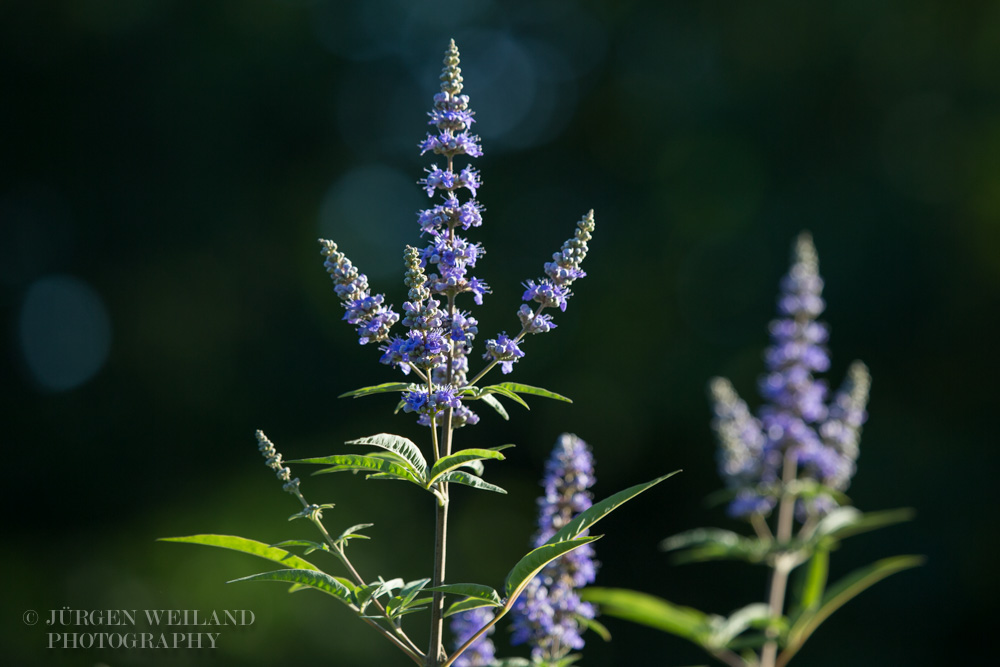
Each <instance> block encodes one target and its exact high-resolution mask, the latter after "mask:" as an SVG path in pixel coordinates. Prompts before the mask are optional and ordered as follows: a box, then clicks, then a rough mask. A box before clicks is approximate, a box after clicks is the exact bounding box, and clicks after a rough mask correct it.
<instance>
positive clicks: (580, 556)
mask: <svg viewBox="0 0 1000 667" xmlns="http://www.w3.org/2000/svg"><path fill="white" fill-rule="evenodd" d="M594 481H595V480H594V460H593V457H592V455H591V453H590V448H589V447H588V446H587V443H586V442H584V441H583V440H581V439H580V438H578V437H577V436H575V435H572V434H569V433H564V434H562V435H561V436H559V440H558V441H557V442H556V446H555V448H554V449H553V450H552V455H551V456H550V458H549V460H548V462H547V463H546V464H545V478H544V479H543V480H542V486H543V488H544V490H545V493H544V495H543V496H542V497H541V498H539V499H538V508H539V515H538V532H537V533H535V539H534V544H533V546H534V547H539V546H541V545H542V544H544V543H545V541H546V540H548V539H549V538H550V537H552V535H554V534H555V533H556V531H558V530H559V529H560V528H562V527H563V526H565V525H566V524H567V523H568V522H569V521H570V519H572V518H573V517H574V516H576V515H577V514H579V513H580V512H582V511H584V510H586V509H589V508H590V507H591V505H592V504H593V502H592V501H591V495H590V492H589V490H588V489H590V487H591V486H593V485H594ZM585 534H587V533H586V532H585V533H581V535H585ZM596 576H597V563H596V561H595V560H594V549H593V547H592V546H591V545H589V544H586V545H584V546H582V547H578V548H576V549H574V550H573V551H571V552H569V553H567V554H566V555H564V556H561V557H559V558H557V559H556V560H554V561H552V562H551V563H549V564H548V565H546V566H545V567H544V568H543V569H542V571H541V572H540V573H539V574H538V575H537V576H536V577H535V578H534V579H532V580H531V581H530V582H529V583H528V586H527V587H526V588H525V590H524V593H523V594H522V595H521V597H520V598H519V599H518V601H517V602H516V603H515V604H514V612H513V613H514V620H513V621H512V623H511V626H512V629H513V635H512V637H511V644H515V645H516V644H523V643H525V642H528V643H529V644H530V645H531V647H532V648H531V655H532V657H533V658H535V659H536V660H545V661H555V660H559V659H561V658H563V657H565V656H566V655H567V654H568V653H569V652H570V651H573V650H579V649H581V648H583V644H584V641H583V637H582V636H581V634H580V633H581V619H592V618H594V615H595V610H594V607H593V606H592V605H591V604H589V603H587V602H583V601H581V600H580V595H579V589H580V588H582V587H584V586H586V585H587V584H591V583H593V582H594V579H595V578H596Z"/></svg>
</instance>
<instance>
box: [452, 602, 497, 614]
mask: <svg viewBox="0 0 1000 667" xmlns="http://www.w3.org/2000/svg"><path fill="white" fill-rule="evenodd" d="M496 606H497V604H496V603H494V602H491V601H490V600H484V599H482V598H465V599H464V600H459V601H458V602H455V603H454V604H452V605H451V606H450V607H448V610H447V611H446V612H445V613H444V615H445V617H448V616H451V615H452V614H457V613H459V612H462V611H469V610H470V609H479V608H480V607H496Z"/></svg>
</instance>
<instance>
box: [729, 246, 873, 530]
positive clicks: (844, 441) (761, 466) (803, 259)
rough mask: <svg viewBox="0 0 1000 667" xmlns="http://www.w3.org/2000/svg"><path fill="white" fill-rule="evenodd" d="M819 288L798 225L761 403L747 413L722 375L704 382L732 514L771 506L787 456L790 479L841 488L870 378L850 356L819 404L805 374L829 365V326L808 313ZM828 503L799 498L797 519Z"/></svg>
mask: <svg viewBox="0 0 1000 667" xmlns="http://www.w3.org/2000/svg"><path fill="white" fill-rule="evenodd" d="M822 290H823V279H822V278H821V277H820V275H819V259H818V257H817V255H816V248H815V247H814V246H813V242H812V237H810V236H809V234H807V233H803V234H801V235H800V236H799V237H798V239H797V240H796V243H795V247H794V250H793V253H792V267H791V269H790V270H789V272H788V274H787V275H786V276H785V277H784V278H783V279H782V281H781V294H780V295H779V297H778V314H779V316H780V317H779V319H776V320H774V321H772V322H771V324H770V327H769V329H770V333H771V345H770V346H769V347H768V348H767V350H766V351H765V353H764V363H765V367H766V369H767V372H766V373H765V374H764V375H763V376H762V377H761V380H760V393H761V396H762V397H763V398H764V400H765V401H766V402H767V403H766V404H765V405H763V406H762V407H761V408H760V410H759V412H758V417H757V418H755V417H753V416H752V415H751V414H750V411H749V409H748V408H747V406H746V403H744V402H743V401H742V400H741V399H740V398H739V396H737V394H736V392H735V390H734V389H733V387H732V385H731V384H730V383H729V381H728V380H724V379H721V378H716V379H714V380H712V382H711V385H710V389H711V395H712V400H713V403H714V406H715V420H714V421H713V422H712V427H713V429H714V430H715V432H716V435H717V437H718V440H719V445H720V450H719V471H720V473H721V475H722V477H723V479H725V480H726V484H727V486H729V487H730V488H731V489H733V490H734V491H735V492H736V497H735V500H733V502H732V503H731V504H730V506H729V512H730V514H732V515H734V516H749V515H752V514H761V515H765V516H766V515H767V514H769V513H770V512H771V510H772V509H773V508H774V507H775V505H776V504H777V500H778V497H779V495H780V492H781V491H780V489H779V488H778V482H779V481H780V480H781V479H782V470H783V467H784V465H785V459H786V457H788V456H791V458H792V460H793V461H794V464H795V468H796V473H797V477H798V479H801V480H811V481H814V482H818V483H819V484H820V485H822V486H823V487H826V488H827V489H829V490H832V491H843V490H845V489H846V488H847V487H848V485H849V484H850V480H851V477H852V476H853V475H854V471H855V465H854V461H855V460H856V459H857V455H858V439H859V434H860V431H861V424H862V423H863V422H864V419H865V412H864V409H865V405H866V403H867V400H868V389H869V386H870V384H871V378H870V377H869V375H868V370H867V368H865V366H864V364H862V363H860V362H855V363H854V364H853V365H852V366H851V369H850V371H849V372H848V379H847V380H846V381H845V383H844V386H843V388H841V390H840V391H839V392H837V394H836V396H834V397H833V401H832V402H831V403H830V404H829V405H828V404H827V387H826V383H825V382H824V381H822V380H818V379H816V378H815V377H814V376H813V373H821V372H823V371H826V370H828V369H829V367H830V356H829V353H828V351H827V349H826V347H825V343H826V341H827V339H828V338H829V332H828V330H827V328H826V325H824V324H822V323H820V322H817V321H816V317H817V316H819V315H820V314H821V313H822V312H823V309H824V307H825V303H824V301H823V297H822ZM836 505H837V503H836V500H835V499H834V495H833V494H831V493H829V492H827V493H820V494H819V495H818V496H814V497H810V498H802V499H800V500H799V501H798V504H797V506H796V515H797V516H798V517H799V519H800V520H805V518H807V517H809V516H822V515H824V514H826V513H827V512H829V511H830V510H831V509H832V508H834V507H836Z"/></svg>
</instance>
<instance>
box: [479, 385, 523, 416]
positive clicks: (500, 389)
mask: <svg viewBox="0 0 1000 667" xmlns="http://www.w3.org/2000/svg"><path fill="white" fill-rule="evenodd" d="M490 394H499V395H500V396H505V397H506V398H509V399H510V400H512V401H514V402H515V403H518V404H520V405H521V406H522V407H523V408H524V409H525V410H530V409H531V408H529V407H528V404H527V403H525V402H524V399H523V398H521V397H520V396H518V395H517V394H515V393H514V392H512V391H511V390H510V389H508V388H507V387H505V386H503V385H500V384H491V385H489V386H488V387H480V388H479V389H478V390H477V393H476V398H486V397H487V396H489V395H490Z"/></svg>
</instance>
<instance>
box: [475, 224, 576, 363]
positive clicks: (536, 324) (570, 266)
mask: <svg viewBox="0 0 1000 667" xmlns="http://www.w3.org/2000/svg"><path fill="white" fill-rule="evenodd" d="M593 233H594V211H593V210H591V211H588V212H587V214H586V215H584V216H583V218H581V219H580V221H579V222H577V223H576V231H575V232H574V234H573V238H571V239H569V240H567V241H566V242H565V243H563V244H562V248H560V249H559V252H556V253H553V255H552V261H551V262H546V263H545V275H546V277H545V278H540V279H539V280H538V282H537V283H536V282H535V281H534V280H528V281H526V282H525V283H524V287H525V291H524V294H523V295H522V297H521V299H522V300H523V301H527V302H528V303H525V304H523V305H521V307H520V309H519V310H518V311H517V317H518V319H519V320H521V333H519V334H518V335H517V336H515V337H514V338H513V339H511V338H508V337H507V334H506V333H503V334H500V335H499V336H497V337H496V338H491V339H490V340H488V341H486V354H484V355H483V358H484V359H488V360H490V361H494V362H498V363H499V364H500V369H501V370H502V371H503V372H504V373H510V372H511V370H513V365H514V363H515V362H516V361H517V360H518V359H520V358H521V357H523V356H524V352H522V351H521V348H519V347H518V345H517V344H518V342H520V340H521V339H522V338H524V336H525V335H527V334H538V333H545V332H548V331H551V330H552V329H555V328H556V325H555V324H554V323H553V322H552V315H551V314H549V313H543V312H542V311H543V310H545V309H546V308H558V309H559V310H561V311H565V310H566V301H567V299H569V297H570V296H571V294H572V292H570V289H569V287H570V285H571V284H572V283H573V281H575V280H576V279H578V278H583V277H584V276H586V275H587V274H586V273H584V271H583V269H582V268H580V266H581V264H582V263H583V259H584V258H585V257H586V256H587V250H588V247H587V242H588V241H590V239H591V238H592V235H593ZM531 302H534V303H537V304H538V307H537V308H534V307H532V306H530V305H529V303H531Z"/></svg>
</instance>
